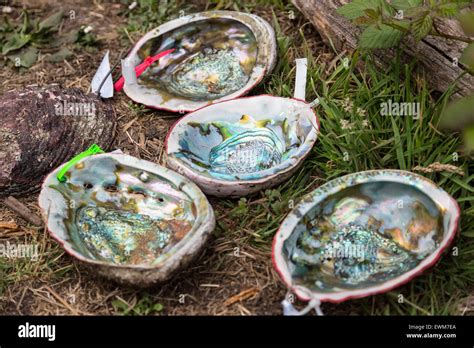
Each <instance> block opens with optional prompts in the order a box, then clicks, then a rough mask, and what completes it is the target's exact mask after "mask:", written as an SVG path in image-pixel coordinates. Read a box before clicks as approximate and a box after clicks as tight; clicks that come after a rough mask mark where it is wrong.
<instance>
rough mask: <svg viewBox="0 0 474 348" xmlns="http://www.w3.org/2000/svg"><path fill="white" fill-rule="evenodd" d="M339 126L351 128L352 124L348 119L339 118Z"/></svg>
mask: <svg viewBox="0 0 474 348" xmlns="http://www.w3.org/2000/svg"><path fill="white" fill-rule="evenodd" d="M341 128H342V129H352V125H351V124H350V123H349V121H348V120H341Z"/></svg>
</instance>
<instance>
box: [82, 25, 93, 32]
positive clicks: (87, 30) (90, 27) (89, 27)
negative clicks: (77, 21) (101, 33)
mask: <svg viewBox="0 0 474 348" xmlns="http://www.w3.org/2000/svg"><path fill="white" fill-rule="evenodd" d="M92 29H94V28H93V27H92V26H90V25H88V26H87V27H85V28H84V29H83V31H84V34H88V33H90V32H91V31H92Z"/></svg>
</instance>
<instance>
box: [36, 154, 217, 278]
mask: <svg viewBox="0 0 474 348" xmlns="http://www.w3.org/2000/svg"><path fill="white" fill-rule="evenodd" d="M59 170H60V169H59V168H58V169H57V170H55V171H54V172H53V173H51V174H50V175H49V176H48V177H47V179H46V180H45V183H44V185H43V189H42V191H41V194H40V197H39V202H40V207H41V210H42V212H43V216H44V218H45V221H46V225H47V226H48V230H49V231H50V233H51V234H52V236H53V237H54V238H55V239H57V240H58V241H59V242H60V243H61V245H63V246H64V248H65V249H66V251H68V252H69V253H71V254H72V255H73V256H75V257H77V258H78V259H80V260H82V261H84V262H85V263H86V264H88V265H92V266H94V267H95V269H96V271H97V272H98V273H99V274H101V275H104V276H106V277H108V278H111V279H114V280H116V281H119V282H122V283H127V284H131V285H139V286H148V285H151V284H153V283H155V282H158V281H164V280H166V279H168V278H169V277H171V276H172V275H173V272H174V271H175V270H176V269H178V268H180V267H183V266H184V265H186V264H187V263H189V261H190V260H191V259H192V257H194V256H195V254H196V253H197V252H198V251H199V250H200V249H201V248H202V247H203V246H204V243H205V241H206V240H207V238H208V237H209V235H210V233H211V232H212V230H213V228H214V224H215V221H214V214H213V211H212V208H211V206H210V205H209V203H208V202H207V199H206V197H205V196H204V194H203V193H202V192H201V191H200V190H199V188H197V186H196V185H194V184H193V183H191V182H190V181H188V180H186V179H185V178H183V177H182V176H180V175H179V174H177V173H174V172H172V171H170V170H168V169H166V168H163V167H160V166H158V165H156V164H154V163H151V162H147V161H143V160H139V159H137V158H134V157H131V156H127V155H122V154H101V155H94V156H91V157H88V158H86V159H83V160H81V161H80V162H78V163H77V164H75V165H74V166H73V167H72V168H71V169H69V170H68V172H67V174H66V181H65V182H59V181H58V180H57V178H56V174H57V173H58V172H59Z"/></svg>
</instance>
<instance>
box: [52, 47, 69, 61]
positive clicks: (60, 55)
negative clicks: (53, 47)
mask: <svg viewBox="0 0 474 348" xmlns="http://www.w3.org/2000/svg"><path fill="white" fill-rule="evenodd" d="M72 55H73V53H72V52H71V51H70V50H69V49H68V48H67V47H63V48H61V49H60V50H59V52H56V53H54V54H52V55H50V56H49V57H48V58H46V61H48V62H50V63H59V62H62V61H63V60H66V59H68V58H70V57H72Z"/></svg>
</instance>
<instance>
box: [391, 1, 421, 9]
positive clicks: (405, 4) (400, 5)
mask: <svg viewBox="0 0 474 348" xmlns="http://www.w3.org/2000/svg"><path fill="white" fill-rule="evenodd" d="M421 5H423V0H392V6H393V7H394V8H396V9H397V10H402V11H406V10H408V9H411V8H413V7H418V6H421Z"/></svg>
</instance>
